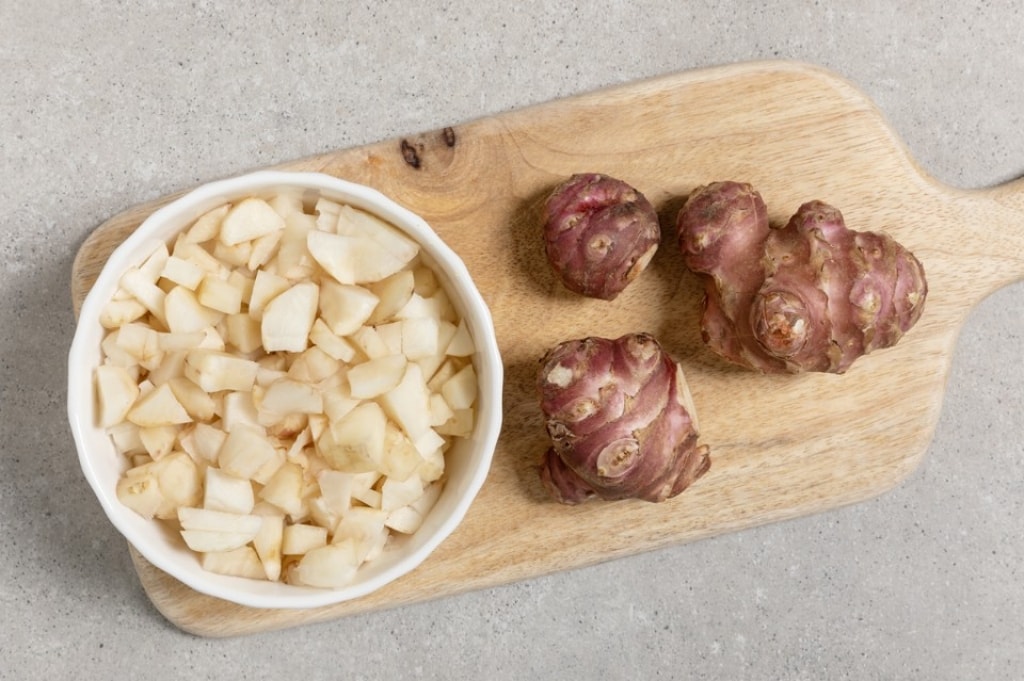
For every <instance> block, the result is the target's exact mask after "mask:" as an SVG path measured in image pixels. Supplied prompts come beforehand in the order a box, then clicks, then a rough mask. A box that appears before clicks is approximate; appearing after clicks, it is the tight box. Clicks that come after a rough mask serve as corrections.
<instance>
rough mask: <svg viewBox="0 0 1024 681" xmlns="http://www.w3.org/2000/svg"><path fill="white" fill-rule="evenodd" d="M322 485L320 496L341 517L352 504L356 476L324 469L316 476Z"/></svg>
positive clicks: (318, 482)
mask: <svg viewBox="0 0 1024 681" xmlns="http://www.w3.org/2000/svg"><path fill="white" fill-rule="evenodd" d="M316 480H317V484H319V485H320V497H321V498H322V499H323V500H324V503H325V504H326V505H327V508H328V509H329V510H330V511H331V512H332V513H334V514H335V515H337V516H338V517H339V518H340V517H341V516H342V515H343V514H344V513H345V512H346V511H348V509H349V507H350V506H351V505H352V487H353V484H354V476H353V475H352V474H351V473H343V472H341V471H335V470H323V471H320V472H319V473H318V474H317V476H316Z"/></svg>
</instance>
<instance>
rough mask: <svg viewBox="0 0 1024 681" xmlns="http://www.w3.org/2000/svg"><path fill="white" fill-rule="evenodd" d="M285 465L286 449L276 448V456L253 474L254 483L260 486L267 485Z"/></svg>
mask: <svg viewBox="0 0 1024 681" xmlns="http://www.w3.org/2000/svg"><path fill="white" fill-rule="evenodd" d="M285 463H286V459H285V456H284V449H282V448H280V447H275V448H274V455H273V456H272V457H270V459H268V460H267V462H266V463H265V464H263V465H262V466H260V468H259V470H257V471H256V472H255V473H253V474H252V481H253V482H255V483H257V484H259V485H266V484H267V483H268V482H270V479H271V478H272V477H274V474H275V473H277V470H278V469H279V468H281V466H283V465H284V464H285Z"/></svg>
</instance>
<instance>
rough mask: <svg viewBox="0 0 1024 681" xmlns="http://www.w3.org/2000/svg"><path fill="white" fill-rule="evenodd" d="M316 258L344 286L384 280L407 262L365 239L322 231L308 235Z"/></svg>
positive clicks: (308, 244) (308, 240) (374, 242)
mask: <svg viewBox="0 0 1024 681" xmlns="http://www.w3.org/2000/svg"><path fill="white" fill-rule="evenodd" d="M306 247H307V248H308V249H309V252H310V254H311V255H312V256H313V259H314V260H316V261H317V263H318V264H319V265H320V266H321V267H322V268H323V269H324V271H325V272H327V273H328V274H329V275H330V276H332V277H334V279H335V280H336V281H337V282H338V283H341V284H366V283H371V282H375V281H380V280H381V279H384V278H385V277H389V276H391V275H392V274H394V273H395V272H398V271H399V270H401V269H402V268H403V267H405V264H406V262H408V261H407V260H402V259H401V256H400V255H399V254H398V253H396V252H394V251H389V250H388V249H387V247H386V246H384V245H382V244H380V243H379V242H377V241H375V240H373V239H371V238H368V237H365V236H346V235H342V234H330V233H328V232H322V231H320V230H314V231H311V232H310V233H309V234H308V235H307V236H306Z"/></svg>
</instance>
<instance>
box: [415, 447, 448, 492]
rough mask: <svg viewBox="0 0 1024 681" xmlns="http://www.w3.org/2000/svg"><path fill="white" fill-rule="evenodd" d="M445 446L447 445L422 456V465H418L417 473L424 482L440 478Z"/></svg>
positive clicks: (442, 469) (442, 470)
mask: <svg viewBox="0 0 1024 681" xmlns="http://www.w3.org/2000/svg"><path fill="white" fill-rule="evenodd" d="M446 448H447V445H446V446H445V447H443V448H441V449H435V450H434V451H432V452H430V453H429V454H425V455H424V456H423V465H421V466H420V469H419V470H418V471H417V474H418V475H419V476H420V479H421V480H423V482H424V484H426V483H430V482H434V481H435V480H440V479H441V476H442V475H444V450H445V449H446Z"/></svg>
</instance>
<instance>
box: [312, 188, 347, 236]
mask: <svg viewBox="0 0 1024 681" xmlns="http://www.w3.org/2000/svg"><path fill="white" fill-rule="evenodd" d="M313 210H314V211H315V212H316V223H315V226H316V228H317V229H319V230H320V231H323V232H337V231H338V214H339V213H340V212H341V204H340V203H338V202H337V201H331V200H330V199H325V198H324V197H322V196H321V197H320V198H318V199H317V200H316V205H315V206H314V208H313Z"/></svg>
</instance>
